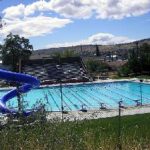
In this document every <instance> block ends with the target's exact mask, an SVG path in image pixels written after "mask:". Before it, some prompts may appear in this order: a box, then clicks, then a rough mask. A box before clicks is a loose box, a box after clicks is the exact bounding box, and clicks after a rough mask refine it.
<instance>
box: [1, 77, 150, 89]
mask: <svg viewBox="0 0 150 150" xmlns="http://www.w3.org/2000/svg"><path fill="white" fill-rule="evenodd" d="M112 82H137V83H140V80H139V79H138V78H131V79H107V80H96V81H91V82H79V83H62V85H63V86H67V85H83V84H84V85H88V84H92V83H112ZM142 83H144V84H150V79H149V80H147V79H144V80H143V82H142ZM57 86H60V84H51V85H41V86H40V87H38V88H44V87H57ZM14 88H16V87H12V86H11V87H4V88H0V91H6V90H12V89H14ZM38 88H35V89H38Z"/></svg>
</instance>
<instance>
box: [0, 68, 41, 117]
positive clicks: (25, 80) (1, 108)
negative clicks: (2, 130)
mask: <svg viewBox="0 0 150 150" xmlns="http://www.w3.org/2000/svg"><path fill="white" fill-rule="evenodd" d="M0 79H3V80H6V81H9V82H15V83H17V84H19V85H21V86H20V87H19V88H18V89H17V88H16V89H13V90H10V91H9V92H7V93H6V94H5V95H4V96H3V97H2V98H0V112H1V113H4V114H7V113H8V114H10V113H11V114H16V113H17V110H14V109H9V108H8V107H7V106H6V102H7V101H8V100H10V99H12V98H14V97H16V96H17V95H18V93H26V92H28V91H30V90H31V89H32V88H34V87H39V85H40V81H39V80H38V79H37V78H35V77H33V76H30V75H26V74H22V73H15V72H11V71H6V70H2V69H0ZM33 111H34V110H33ZM33 111H32V110H30V111H24V112H23V114H24V115H25V116H28V115H30V114H31V113H32V112H33Z"/></svg>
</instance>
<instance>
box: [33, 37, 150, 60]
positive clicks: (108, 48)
mask: <svg viewBox="0 0 150 150" xmlns="http://www.w3.org/2000/svg"><path fill="white" fill-rule="evenodd" d="M137 42H138V45H139V46H140V45H141V44H143V43H148V44H150V38H149V39H143V40H140V41H135V42H132V43H125V44H116V45H98V48H99V51H100V52H101V54H106V53H109V52H111V53H115V54H116V53H117V54H118V55H122V56H125V55H126V54H127V52H128V50H130V49H132V48H134V47H136V43H137ZM65 50H73V51H74V52H75V53H76V54H77V55H80V56H83V57H91V56H94V55H95V51H96V45H78V46H71V47H60V48H49V49H40V50H36V51H33V53H32V56H31V59H38V58H45V57H50V56H51V55H52V53H55V52H60V51H61V52H62V51H65Z"/></svg>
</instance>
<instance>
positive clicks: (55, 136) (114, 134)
mask: <svg viewBox="0 0 150 150" xmlns="http://www.w3.org/2000/svg"><path fill="white" fill-rule="evenodd" d="M121 139H122V140H121V141H122V147H123V150H131V149H133V150H134V149H135V150H142V149H147V150H148V149H150V114H144V115H135V116H126V117H122V137H121ZM117 144H118V118H117V117H114V118H106V119H97V120H84V121H74V122H57V121H55V123H54V122H48V123H44V124H42V123H37V124H35V125H34V126H33V125H32V126H28V127H27V126H24V127H22V128H19V129H17V128H15V127H14V126H7V127H5V128H3V129H1V131H0V149H1V150H17V149H18V150H22V149H23V150H44V149H46V150H47V149H52V150H63V149H64V150H99V149H102V150H103V149H104V150H105V149H106V150H113V149H116V147H117Z"/></svg>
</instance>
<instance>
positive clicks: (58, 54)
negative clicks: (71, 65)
mask: <svg viewBox="0 0 150 150" xmlns="http://www.w3.org/2000/svg"><path fill="white" fill-rule="evenodd" d="M52 56H53V57H57V58H68V57H75V56H77V54H75V52H74V51H73V50H64V51H56V52H54V53H53V54H52Z"/></svg>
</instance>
